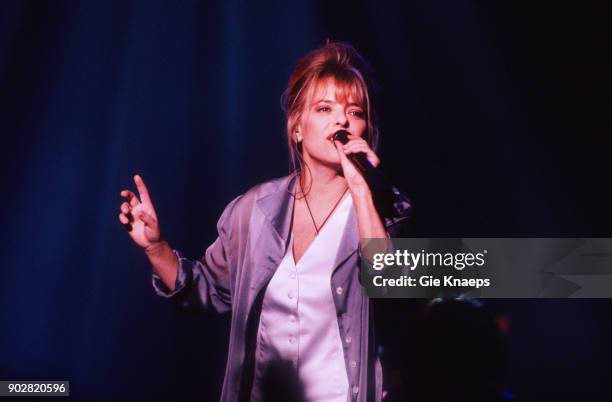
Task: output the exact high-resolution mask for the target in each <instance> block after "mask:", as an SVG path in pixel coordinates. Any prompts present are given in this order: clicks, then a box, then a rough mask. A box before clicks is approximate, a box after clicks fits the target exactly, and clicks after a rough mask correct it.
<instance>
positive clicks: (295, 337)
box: [251, 194, 353, 402]
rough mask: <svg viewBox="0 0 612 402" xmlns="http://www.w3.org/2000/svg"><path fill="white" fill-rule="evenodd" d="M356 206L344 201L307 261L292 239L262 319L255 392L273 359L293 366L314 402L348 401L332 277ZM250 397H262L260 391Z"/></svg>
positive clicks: (268, 293)
mask: <svg viewBox="0 0 612 402" xmlns="http://www.w3.org/2000/svg"><path fill="white" fill-rule="evenodd" d="M352 207H353V202H352V198H351V196H350V194H348V195H347V196H346V197H345V198H344V200H342V201H341V202H340V204H339V205H338V207H337V208H336V210H335V211H334V212H333V214H332V216H331V217H330V218H329V220H328V221H327V223H326V224H325V225H324V226H323V228H321V230H320V231H319V234H318V235H317V236H316V237H315V238H314V240H313V241H312V243H311V244H310V246H309V247H308V249H307V250H306V252H305V253H304V254H303V256H302V258H301V259H300V260H299V262H298V263H297V264H296V263H295V260H294V258H293V237H291V239H290V242H289V246H288V248H287V252H286V253H285V256H284V257H283V260H282V261H281V263H280V265H279V266H278V268H277V270H276V272H275V273H274V276H273V277H272V279H271V280H270V283H269V284H268V287H267V289H266V292H265V294H264V299H263V306H262V311H261V316H260V320H259V331H258V337H257V349H256V352H255V353H256V355H255V356H256V369H255V382H254V388H258V387H259V385H260V381H261V378H262V375H263V374H264V372H265V368H266V365H267V363H268V362H269V360H270V359H283V360H289V361H292V362H293V366H294V367H295V368H296V369H297V373H298V376H299V379H300V381H301V382H302V384H303V386H304V393H305V397H306V400H307V401H309V402H323V401H325V402H345V401H347V398H348V388H349V384H348V377H347V372H346V366H345V359H344V352H343V349H342V341H341V339H340V331H339V328H338V321H337V317H336V307H335V305H334V299H333V297H332V290H331V283H330V280H331V274H332V271H333V269H334V261H335V258H336V252H337V250H338V248H339V246H340V241H341V239H342V233H343V232H344V228H345V226H346V223H347V221H348V216H349V212H350V210H351V208H352ZM253 391H254V392H253V393H252V394H251V395H252V397H253V398H254V400H256V399H258V398H259V397H261V393H260V389H254V390H253Z"/></svg>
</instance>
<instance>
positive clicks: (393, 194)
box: [332, 130, 409, 216]
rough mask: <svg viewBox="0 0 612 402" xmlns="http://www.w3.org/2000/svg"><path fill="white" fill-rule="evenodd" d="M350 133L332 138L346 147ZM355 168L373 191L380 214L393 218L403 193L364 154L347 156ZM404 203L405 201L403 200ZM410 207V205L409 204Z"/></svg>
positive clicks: (335, 134)
mask: <svg viewBox="0 0 612 402" xmlns="http://www.w3.org/2000/svg"><path fill="white" fill-rule="evenodd" d="M349 135H350V133H349V132H348V131H346V130H338V131H336V132H335V133H334V135H333V136H332V140H333V141H339V142H340V143H341V144H343V145H345V144H346V143H347V142H348V141H349V139H348V136H349ZM346 157H347V158H348V160H350V161H351V162H352V163H353V165H354V166H355V168H356V169H357V170H358V171H359V172H360V173H361V174H362V175H363V178H364V179H365V181H366V183H368V187H370V190H371V191H372V198H373V199H374V204H375V206H376V209H377V210H378V212H379V214H381V215H382V216H393V215H396V214H397V212H398V208H397V207H396V206H395V204H396V202H398V199H399V198H401V193H400V192H399V190H398V189H396V188H395V187H393V186H392V185H391V184H390V183H389V180H387V178H386V177H385V175H384V174H383V173H382V171H381V170H380V169H378V168H376V167H374V166H373V165H372V164H371V163H370V161H369V160H368V158H367V157H366V155H365V154H364V153H363V152H358V153H353V154H349V155H347V156H346ZM401 201H403V200H401ZM408 205H409V204H408Z"/></svg>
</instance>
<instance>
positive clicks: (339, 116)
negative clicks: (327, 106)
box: [336, 113, 349, 127]
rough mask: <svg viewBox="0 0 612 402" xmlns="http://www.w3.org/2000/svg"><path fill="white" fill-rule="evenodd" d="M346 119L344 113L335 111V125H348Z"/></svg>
mask: <svg viewBox="0 0 612 402" xmlns="http://www.w3.org/2000/svg"><path fill="white" fill-rule="evenodd" d="M348 122H349V121H348V119H347V118H346V115H345V114H344V113H336V125H337V126H340V127H348Z"/></svg>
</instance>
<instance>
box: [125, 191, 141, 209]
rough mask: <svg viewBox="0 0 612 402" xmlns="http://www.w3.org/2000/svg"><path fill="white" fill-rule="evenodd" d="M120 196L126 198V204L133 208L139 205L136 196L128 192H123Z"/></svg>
mask: <svg viewBox="0 0 612 402" xmlns="http://www.w3.org/2000/svg"><path fill="white" fill-rule="evenodd" d="M121 196H122V197H123V198H127V200H128V202H129V203H130V205H131V206H133V207H135V206H136V205H138V204H140V201H139V200H138V197H136V194H134V193H133V192H131V191H130V190H123V191H122V192H121Z"/></svg>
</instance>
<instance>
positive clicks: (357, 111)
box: [349, 110, 365, 119]
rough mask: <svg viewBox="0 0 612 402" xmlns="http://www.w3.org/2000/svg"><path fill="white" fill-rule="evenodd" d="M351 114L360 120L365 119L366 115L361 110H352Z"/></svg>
mask: <svg viewBox="0 0 612 402" xmlns="http://www.w3.org/2000/svg"><path fill="white" fill-rule="evenodd" d="M349 114H350V115H353V116H355V117H359V118H360V119H363V118H364V117H365V114H364V113H363V112H362V111H361V110H351V111H350V112H349Z"/></svg>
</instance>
